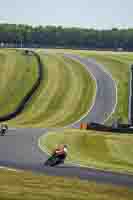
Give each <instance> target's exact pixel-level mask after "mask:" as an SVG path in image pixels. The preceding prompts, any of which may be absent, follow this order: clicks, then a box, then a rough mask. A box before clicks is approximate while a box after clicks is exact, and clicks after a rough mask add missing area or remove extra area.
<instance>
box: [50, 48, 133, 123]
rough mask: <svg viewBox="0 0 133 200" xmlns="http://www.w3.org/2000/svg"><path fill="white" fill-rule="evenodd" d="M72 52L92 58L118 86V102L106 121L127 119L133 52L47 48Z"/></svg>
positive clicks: (124, 120)
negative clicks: (110, 75) (120, 118)
mask: <svg viewBox="0 0 133 200" xmlns="http://www.w3.org/2000/svg"><path fill="white" fill-rule="evenodd" d="M53 51H54V52H55V51H56V52H58V53H62V52H65V53H73V54H78V55H80V56H83V57H87V58H93V59H95V60H96V61H97V62H98V63H100V64H102V65H103V66H104V68H105V69H106V70H107V71H108V72H110V73H111V74H112V77H113V79H114V80H115V81H116V85H117V88H118V96H117V97H118V104H117V107H116V110H115V112H114V113H113V114H112V116H111V117H110V119H109V120H108V123H112V120H113V118H117V117H122V118H123V122H125V123H127V121H128V98H129V66H130V65H131V64H132V63H133V53H129V52H111V51H87V50H86V51H84V50H71V49H68V50H65V49H64V50H63V49H60V50H57V49H56V50H49V52H53Z"/></svg>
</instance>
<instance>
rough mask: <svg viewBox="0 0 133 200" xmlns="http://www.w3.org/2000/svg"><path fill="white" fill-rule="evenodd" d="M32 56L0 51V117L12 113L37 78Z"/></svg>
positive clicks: (34, 61)
mask: <svg viewBox="0 0 133 200" xmlns="http://www.w3.org/2000/svg"><path fill="white" fill-rule="evenodd" d="M37 65H38V63H37V61H36V58H35V57H34V56H33V55H30V56H28V55H24V53H23V52H21V51H15V50H7V49H6V50H2V49H1V50H0V116H3V115H6V114H8V113H11V112H13V111H14V110H15V109H16V107H18V105H19V104H20V102H21V100H22V99H23V97H24V96H25V95H26V94H27V93H28V92H29V90H30V89H31V88H32V86H33V84H34V82H35V81H36V79H37V77H38V74H37V72H38V67H37Z"/></svg>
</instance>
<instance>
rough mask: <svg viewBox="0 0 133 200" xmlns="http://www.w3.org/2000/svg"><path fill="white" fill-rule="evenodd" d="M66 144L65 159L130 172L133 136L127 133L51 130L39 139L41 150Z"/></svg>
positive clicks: (131, 168)
mask: <svg viewBox="0 0 133 200" xmlns="http://www.w3.org/2000/svg"><path fill="white" fill-rule="evenodd" d="M57 144H68V146H69V154H68V161H70V162H75V163H77V164H81V165H84V166H88V167H93V168H99V169H105V170H111V171H118V172H133V160H132V157H133V137H132V135H128V134H109V133H105V134H104V133H102V132H101V134H99V133H96V132H94V131H83V130H78V129H66V130H64V131H59V132H50V133H49V134H48V135H43V136H42V137H41V138H40V139H39V145H40V147H41V149H42V150H44V151H45V149H47V150H48V152H51V151H52V150H53V149H54V148H55V146H56V145H57Z"/></svg>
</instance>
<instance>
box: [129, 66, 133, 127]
mask: <svg viewBox="0 0 133 200" xmlns="http://www.w3.org/2000/svg"><path fill="white" fill-rule="evenodd" d="M129 85H130V88H129V111H128V114H129V123H131V125H133V65H131V69H130V84H129Z"/></svg>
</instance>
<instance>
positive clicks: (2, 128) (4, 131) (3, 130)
mask: <svg viewBox="0 0 133 200" xmlns="http://www.w3.org/2000/svg"><path fill="white" fill-rule="evenodd" d="M7 129H8V126H7V124H1V135H2V136H4V135H5V133H6V131H7Z"/></svg>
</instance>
